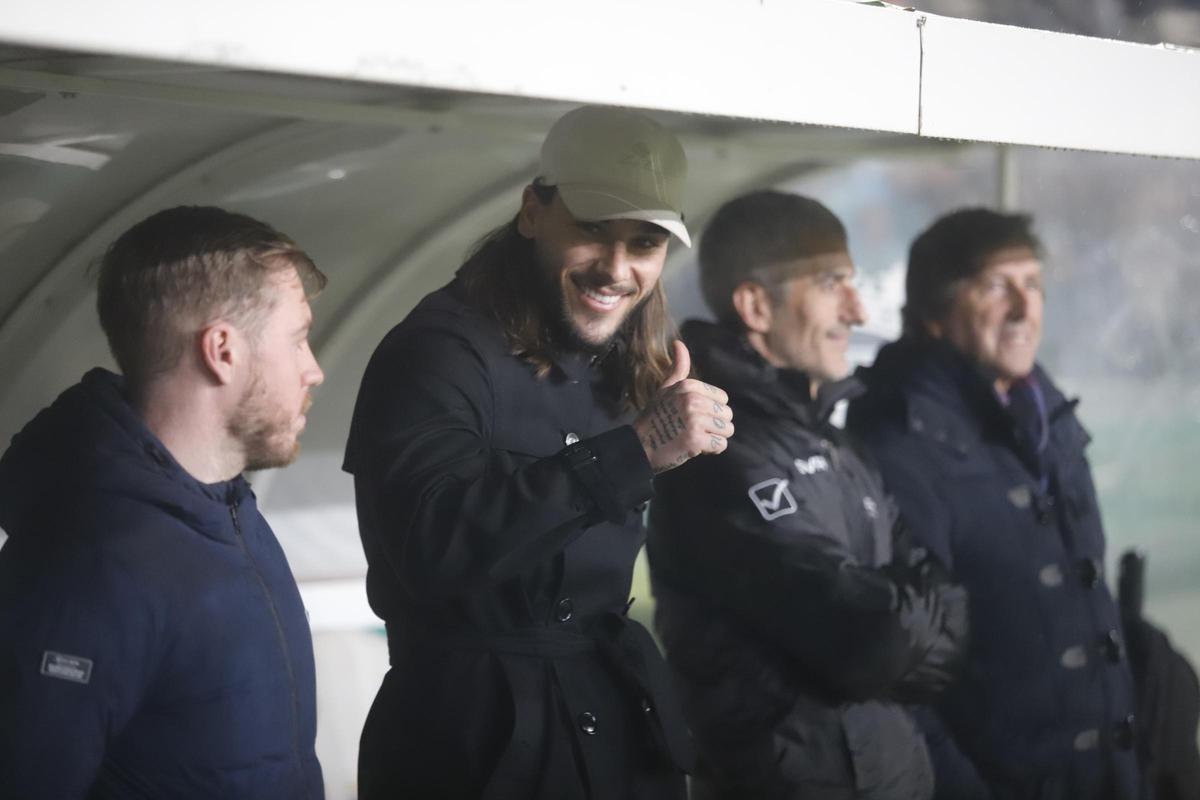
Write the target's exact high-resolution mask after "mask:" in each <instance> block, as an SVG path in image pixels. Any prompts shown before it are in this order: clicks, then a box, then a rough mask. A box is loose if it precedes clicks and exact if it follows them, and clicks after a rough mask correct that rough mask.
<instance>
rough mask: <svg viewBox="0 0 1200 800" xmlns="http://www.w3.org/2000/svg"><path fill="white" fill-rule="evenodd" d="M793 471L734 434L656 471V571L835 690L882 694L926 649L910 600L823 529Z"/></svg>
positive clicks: (853, 695) (855, 695) (849, 694)
mask: <svg viewBox="0 0 1200 800" xmlns="http://www.w3.org/2000/svg"><path fill="white" fill-rule="evenodd" d="M790 468H791V465H790V464H782V463H773V462H772V461H771V459H770V457H769V456H768V455H766V454H764V453H763V452H762V451H761V449H758V448H755V447H754V446H752V444H750V443H748V442H746V441H741V442H739V441H738V438H737V437H736V436H735V437H734V438H733V439H731V440H730V447H729V450H727V451H726V452H725V453H724V454H722V455H721V456H718V457H701V458H699V459H695V460H694V461H693V462H691V463H689V464H688V465H686V466H684V467H682V468H680V469H678V470H675V471H673V472H671V473H667V475H666V476H664V477H663V478H660V484H659V487H658V499H657V500H656V501H655V503H654V504H653V505H652V507H651V525H652V531H651V544H652V549H651V559H652V560H651V566H652V569H653V570H654V572H655V579H656V580H663V581H664V582H665V583H667V584H669V585H673V586H674V588H676V589H683V590H685V591H689V592H692V593H695V594H698V595H699V596H701V597H702V598H704V599H705V600H707V601H708V602H710V603H712V604H714V605H717V606H719V607H720V608H723V609H726V610H727V611H729V612H731V613H733V614H734V615H735V616H736V617H738V618H740V619H741V620H742V621H743V622H744V623H745V624H747V625H748V626H749V627H750V628H752V629H753V630H755V631H756V633H757V634H758V635H760V636H762V637H764V638H766V639H767V640H769V641H771V642H773V643H775V644H776V645H777V646H779V647H780V648H782V649H783V650H784V651H785V652H787V653H788V654H789V655H790V656H792V657H793V658H794V659H796V660H797V661H798V662H799V665H800V666H801V667H802V668H803V669H804V670H805V671H806V672H807V673H808V674H809V676H810V677H811V678H812V679H814V680H816V681H817V682H818V683H820V684H822V685H824V686H826V687H827V688H828V690H829V691H831V692H832V693H834V694H836V695H838V696H840V697H843V698H846V699H867V698H876V697H880V696H883V695H885V694H886V693H887V692H889V691H890V690H892V689H893V688H894V687H896V686H897V684H898V683H899V682H900V681H901V680H902V679H903V678H904V676H905V675H906V674H908V673H909V672H910V670H911V669H912V668H913V666H914V664H915V663H918V662H919V661H920V659H921V657H922V655H923V654H924V653H925V651H926V648H927V647H928V642H927V641H925V640H924V638H922V636H920V635H916V634H915V633H914V630H913V629H912V628H911V627H910V626H911V625H912V623H913V620H912V614H911V605H912V598H911V597H910V596H909V594H908V591H907V589H906V587H905V586H903V585H900V584H898V582H897V581H896V580H894V579H893V577H892V576H891V575H889V574H888V572H887V571H886V570H884V569H876V568H873V567H864V566H861V565H859V564H857V563H856V562H855V561H854V559H853V557H852V556H851V555H850V554H849V553H848V552H847V551H846V549H845V547H844V546H843V545H842V544H841V543H840V542H839V541H838V540H837V539H836V538H835V537H833V536H831V535H830V534H829V532H828V531H826V530H824V529H823V526H822V524H821V522H820V521H819V520H818V519H817V517H816V515H815V514H814V513H813V512H812V511H811V510H810V508H809V507H808V506H807V504H806V503H805V502H804V498H803V495H802V493H801V492H800V491H799V487H798V486H797V485H796V481H795V479H794V476H793V473H792V471H791V469H790ZM755 497H757V498H758V499H757V500H756V499H755ZM928 627H929V626H928V625H926V628H925V629H928ZM916 633H917V634H919V633H920V632H916Z"/></svg>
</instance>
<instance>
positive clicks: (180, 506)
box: [0, 368, 250, 540]
mask: <svg viewBox="0 0 1200 800" xmlns="http://www.w3.org/2000/svg"><path fill="white" fill-rule="evenodd" d="M94 493H102V494H107V495H116V496H121V497H125V498H129V499H131V500H134V501H138V502H142V503H145V504H148V505H153V506H157V507H159V508H161V509H163V510H165V511H166V512H167V513H168V514H170V515H171V516H174V517H177V518H179V519H180V520H182V521H183V522H185V523H186V524H188V525H189V526H191V527H192V528H195V529H196V530H197V531H199V532H200V533H203V534H204V535H206V536H209V537H211V538H216V539H221V540H225V539H228V538H229V535H230V532H229V530H228V529H229V527H230V526H229V519H230V517H229V511H228V509H229V507H230V506H231V505H236V504H238V503H240V502H241V501H242V500H243V498H245V497H247V496H248V495H249V494H250V488H249V485H248V484H247V483H246V481H245V480H244V479H243V478H242V477H241V476H238V477H237V478H234V479H233V480H231V481H224V482H221V483H214V484H204V483H201V482H200V481H198V480H196V479H195V478H193V477H192V476H191V475H190V474H188V472H187V471H186V470H184V469H183V467H181V466H180V465H179V463H178V462H177V461H176V460H175V459H174V458H173V457H172V456H171V454H170V452H169V451H168V450H167V448H166V447H165V446H164V445H163V444H162V442H160V441H159V440H158V438H157V437H156V436H155V435H154V434H153V433H151V432H150V430H149V429H148V428H147V427H146V426H145V424H144V423H143V422H142V419H141V417H140V416H139V415H138V413H137V412H136V411H135V410H134V408H133V407H132V406H131V405H130V404H129V403H128V401H127V400H126V399H125V394H124V380H123V379H122V378H121V377H120V376H118V375H115V374H113V373H111V372H109V371H108V370H104V369H99V368H97V369H93V370H91V371H90V372H88V373H87V374H86V375H84V376H83V379H82V380H81V381H80V382H79V383H77V384H76V385H74V386H72V387H71V388H69V389H67V390H66V391H65V392H63V393H62V394H61V395H59V397H58V399H56V400H55V401H54V403H53V404H51V405H50V406H49V407H47V408H45V409H43V410H42V411H41V412H39V413H38V415H37V416H35V417H34V418H33V420H31V421H30V422H29V424H27V425H26V426H25V427H24V428H23V429H22V430H21V432H20V433H18V434H16V435H15V436H14V437H13V439H12V442H11V444H10V445H9V447H8V450H7V451H5V453H4V455H3V457H2V458H0V527H2V528H4V530H5V532H6V533H8V535H9V536H11V537H13V538H18V537H22V536H29V535H37V534H39V533H41V532H43V531H45V530H47V529H50V528H53V527H54V526H53V525H52V523H51V520H52V519H53V518H54V517H56V516H58V515H60V514H61V513H62V511H63V510H65V509H70V508H73V507H75V506H76V505H77V504H78V503H79V501H80V500H82V498H83V497H84V496H85V495H88V494H94Z"/></svg>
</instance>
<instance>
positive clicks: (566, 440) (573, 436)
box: [563, 432, 579, 445]
mask: <svg viewBox="0 0 1200 800" xmlns="http://www.w3.org/2000/svg"><path fill="white" fill-rule="evenodd" d="M578 441H579V434H578V433H574V432H571V433H568V434H567V435H566V436H564V437H563V444H568V445H571V444H576V443H577V442H578Z"/></svg>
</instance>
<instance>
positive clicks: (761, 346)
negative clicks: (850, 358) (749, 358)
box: [746, 331, 821, 400]
mask: <svg viewBox="0 0 1200 800" xmlns="http://www.w3.org/2000/svg"><path fill="white" fill-rule="evenodd" d="M746 341H747V342H749V343H750V346H751V347H753V348H754V351H755V352H756V353H758V354H759V355H760V356H762V357H763V360H765V361H766V362H767V363H768V364H770V365H771V366H772V367H775V368H776V369H792V367H790V366H789V365H788V364H787V363H786V362H785V361H784V360H783V359H781V358H779V357H778V356H777V355H775V354H774V353H773V352H771V348H769V347H767V337H766V336H765V335H763V334H761V333H759V332H758V331H746ZM807 377H808V392H809V395H810V396H811V399H813V400H816V399H817V392H818V391H819V390H820V388H821V382H820V381H818V380H816V379H815V378H813V377H812V376H811V375H808V376H807Z"/></svg>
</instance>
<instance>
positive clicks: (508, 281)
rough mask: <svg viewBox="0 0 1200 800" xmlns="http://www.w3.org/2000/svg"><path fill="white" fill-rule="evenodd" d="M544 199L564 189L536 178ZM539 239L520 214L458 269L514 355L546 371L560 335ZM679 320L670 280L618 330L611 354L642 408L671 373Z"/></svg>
mask: <svg viewBox="0 0 1200 800" xmlns="http://www.w3.org/2000/svg"><path fill="white" fill-rule="evenodd" d="M533 191H534V194H535V195H536V197H537V200H538V202H540V203H542V204H544V205H548V204H549V203H552V202H553V201H554V197H555V194H556V193H557V189H555V188H554V187H553V186H545V185H542V184H541V183H538V182H535V183H534V184H533ZM537 269H538V267H537V262H536V255H535V253H534V245H533V240H532V239H527V238H525V237H524V236H522V235H521V233H520V231H519V230H518V229H517V218H516V217H514V218H513V219H512V220H510V221H509V222H508V223H506V224H504V225H501V226H500V227H499V228H496V229H495V230H494V231H492V232H491V233H489V234H487V235H486V236H484V237H483V238H482V239H480V240H479V242H478V243H477V244H476V245H475V247H474V248H473V249H472V251H471V254H470V255H469V256H468V257H467V260H466V262H465V263H464V264H463V266H462V267H461V268H460V269H459V271H458V277H459V280H460V281H462V284H463V288H464V289H465V291H466V295H467V301H468V302H469V303H470V304H471V305H472V306H474V307H475V308H478V309H479V310H481V311H483V312H484V313H487V314H489V315H490V316H492V317H493V318H494V319H495V320H496V321H497V322H498V323H499V324H500V327H501V329H502V330H503V331H504V335H505V337H506V338H507V339H508V344H509V349H510V350H511V352H512V353H513V355H515V356H517V357H519V358H522V359H524V360H525V361H527V362H529V363H530V364H532V365H533V366H534V367H535V372H536V374H537V376H538V377H544V376H545V375H547V374H548V373H549V372H550V370H551V368H552V367H553V365H554V360H553V353H554V348H555V344H556V343H557V341H558V340H557V339H556V335H555V330H554V327H553V317H552V314H553V313H554V310H553V309H548V308H546V307H545V303H544V302H543V301H542V298H543V296H544V292H543V291H542V289H541V285H540V283H539V280H540V279H539V275H538V272H537ZM673 338H674V326H673V325H672V323H671V317H670V315H669V314H668V313H667V298H666V294H665V293H664V292H663V288H662V282H661V281H658V282H656V283H655V286H654V289H653V290H651V292H650V294H649V295H648V296H647V297H646V299H645V300H643V301H642V303H641V304H640V305H639V306H638V307H637V308H636V309H635V310H634V311H633V312H632V314H631V315H630V317H629V319H627V320H626V321H625V324H624V325H622V326H621V329H620V330H619V331H618V332H617V335H616V342H615V346H616V349H617V352H615V353H613V354H612V357H610V358H607V359H606V360H605V369H606V370H607V371H608V374H609V375H610V377H611V378H613V380H614V381H615V382H616V385H617V387H618V390H619V391H620V393H621V395H622V397H623V398H624V404H625V406H626V407H627V408H628V409H630V410H634V411H640V410H641V409H643V408H645V407H646V406H647V405H649V403H650V400H651V399H652V398H653V397H654V395H655V394H656V393H657V392H658V389H659V387H660V386H661V385H662V382H663V381H664V380H665V379H666V377H667V375H668V374H670V369H671V357H670V349H669V348H670V342H671V339H673Z"/></svg>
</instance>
